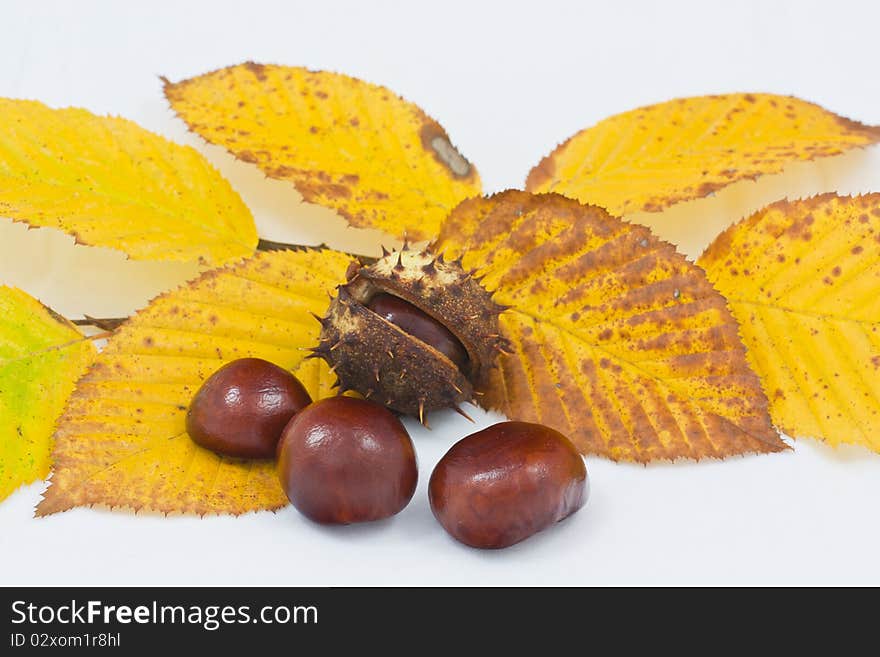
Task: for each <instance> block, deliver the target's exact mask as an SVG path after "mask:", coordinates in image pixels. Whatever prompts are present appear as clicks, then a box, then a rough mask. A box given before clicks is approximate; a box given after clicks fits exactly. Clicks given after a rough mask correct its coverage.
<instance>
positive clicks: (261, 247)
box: [257, 238, 378, 265]
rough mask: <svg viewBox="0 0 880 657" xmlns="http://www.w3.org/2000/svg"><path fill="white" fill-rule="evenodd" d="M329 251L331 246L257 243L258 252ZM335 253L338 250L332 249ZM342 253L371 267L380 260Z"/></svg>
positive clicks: (272, 241) (262, 240) (271, 242)
mask: <svg viewBox="0 0 880 657" xmlns="http://www.w3.org/2000/svg"><path fill="white" fill-rule="evenodd" d="M308 250H313V251H329V250H331V249H330V247H329V246H327V245H326V244H323V243H322V244H318V245H317V246H309V245H308V244H288V243H287V242H276V241H274V240H265V239H263V238H260V240H259V241H258V242H257V251H308ZM332 250H334V251H336V250H338V249H332ZM339 252H340V253H344V254H345V255H347V256H350V257H351V258H352V259H354V260H357V261H359V262H360V263H361V264H364V265H369V264H372V263H374V262H376V260H378V258H374V257H373V256H365V255H358V254H357V253H349V252H348V251H339Z"/></svg>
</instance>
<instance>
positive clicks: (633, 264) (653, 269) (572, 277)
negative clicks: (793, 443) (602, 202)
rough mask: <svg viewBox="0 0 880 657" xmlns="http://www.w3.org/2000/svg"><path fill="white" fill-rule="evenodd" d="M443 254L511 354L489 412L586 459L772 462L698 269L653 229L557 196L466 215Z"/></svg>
mask: <svg viewBox="0 0 880 657" xmlns="http://www.w3.org/2000/svg"><path fill="white" fill-rule="evenodd" d="M438 248H440V249H442V250H445V251H446V252H447V254H449V255H450V256H454V255H458V254H463V255H464V264H465V266H468V267H476V268H478V269H479V270H480V272H481V274H485V275H486V278H485V280H484V284H486V285H487V286H488V287H489V289H497V292H496V295H495V298H496V299H497V300H498V301H499V302H500V303H503V304H508V305H511V306H512V307H513V308H512V309H511V310H509V311H507V312H505V313H504V314H503V315H502V316H501V323H502V329H503V331H504V334H505V336H506V337H507V338H508V339H509V340H510V341H511V344H512V347H513V349H512V350H513V353H512V354H511V355H509V356H504V357H502V358H501V361H500V366H499V367H498V368H497V369H496V370H495V372H494V373H493V376H492V378H491V383H490V385H489V387H488V389H487V390H486V391H485V404H486V405H487V406H489V407H491V408H494V409H498V410H500V411H503V412H504V413H505V414H506V415H507V416H508V417H510V418H514V419H518V420H527V421H534V422H541V423H544V424H548V425H550V426H552V427H554V428H556V429H558V430H559V431H562V432H563V433H565V434H567V435H568V436H569V437H571V438H572V439H573V440H574V442H575V444H576V445H577V446H578V448H579V449H580V450H581V451H582V452H583V453H585V454H600V455H603V456H607V457H610V458H612V459H621V460H631V461H640V462H646V461H651V460H654V459H676V458H680V457H684V458H692V459H699V458H703V457H717V458H722V457H725V456H729V455H732V454H742V453H747V452H773V451H779V450H780V449H784V448H785V444H784V443H783V442H782V441H781V440H780V439H779V436H778V435H777V434H776V432H775V431H774V430H773V428H772V426H771V424H770V418H769V416H768V414H767V400H766V398H765V396H764V394H763V392H762V391H761V387H760V384H759V382H758V378H757V377H756V376H755V374H754V373H753V372H752V371H751V370H750V369H749V367H748V364H747V362H746V357H745V349H744V347H743V345H742V343H741V341H740V339H739V337H738V335H737V325H736V322H735V320H734V319H733V317H732V316H731V314H730V312H729V310H728V309H727V306H726V305H725V301H724V299H723V298H722V297H721V295H720V294H718V293H717V292H716V291H715V290H714V289H713V288H712V285H711V284H710V283H709V281H708V280H707V279H706V276H705V274H704V273H703V271H702V270H701V269H699V268H698V267H696V266H695V265H694V264H692V263H690V262H688V261H687V260H685V258H684V257H683V256H682V255H680V254H678V253H676V251H675V249H674V248H673V247H672V246H671V245H669V244H667V243H664V242H661V241H660V240H658V239H657V238H656V237H654V236H653V235H652V234H651V233H650V231H648V229H646V228H644V227H640V226H636V225H633V224H629V223H625V222H623V221H621V220H619V219H617V218H614V217H612V216H610V215H608V214H607V213H606V212H605V211H604V210H602V209H601V208H597V207H593V206H585V205H581V204H580V203H578V202H576V201H573V200H571V199H567V198H564V197H562V196H559V195H556V194H541V195H532V194H529V193H526V192H516V191H508V192H504V193H502V194H498V195H495V196H492V197H489V198H480V199H472V200H469V201H465V202H464V203H462V204H461V205H460V206H459V207H458V208H457V209H456V210H455V211H454V212H453V213H452V215H451V216H450V217H449V219H448V220H447V222H446V223H445V224H444V226H443V229H442V232H441V235H440V238H439V240H438Z"/></svg>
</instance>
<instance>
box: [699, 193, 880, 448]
mask: <svg viewBox="0 0 880 657" xmlns="http://www.w3.org/2000/svg"><path fill="white" fill-rule="evenodd" d="M699 264H700V265H701V266H702V267H704V268H705V269H706V273H707V274H708V276H709V279H710V280H711V281H712V282H713V283H714V285H715V287H716V288H717V289H718V290H720V291H721V293H722V294H724V295H725V296H726V297H727V299H728V301H729V303H730V307H731V309H732V310H733V314H734V315H735V316H736V318H737V319H738V320H739V322H740V326H741V329H740V331H741V333H742V337H743V340H744V341H745V343H746V346H747V347H748V350H749V351H748V353H749V360H750V361H751V363H752V367H753V368H754V369H755V371H756V372H757V373H758V374H759V376H760V377H761V381H762V383H763V385H764V390H765V391H766V392H767V396H768V397H769V399H770V409H771V414H772V416H773V421H774V422H775V423H776V425H777V426H778V427H780V428H781V429H782V430H783V431H785V433H787V434H789V435H791V436H809V437H813V438H823V439H825V440H827V441H828V442H829V443H831V444H832V445H837V444H839V443H857V444H859V445H864V446H866V447H869V448H871V449H873V450H875V451H878V452H880V194H868V195H866V196H856V197H852V198H851V197H840V196H837V195H836V194H823V195H821V196H815V197H813V198H810V199H806V200H802V201H794V202H789V201H781V202H779V203H774V204H773V205H770V206H768V207H766V208H764V209H763V210H761V211H759V212H756V213H755V214H753V215H752V216H751V217H748V218H747V219H744V220H742V221H740V222H739V223H738V224H735V225H734V226H731V227H730V228H728V229H727V230H726V231H725V232H724V233H722V234H721V235H719V236H718V238H717V239H716V240H715V242H713V243H712V244H711V245H710V246H709V248H708V249H707V250H706V252H705V253H704V254H703V256H702V257H701V258H700V260H699Z"/></svg>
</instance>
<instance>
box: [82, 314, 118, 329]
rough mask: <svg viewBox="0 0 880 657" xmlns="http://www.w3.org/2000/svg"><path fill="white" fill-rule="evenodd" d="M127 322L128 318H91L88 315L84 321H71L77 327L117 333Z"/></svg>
mask: <svg viewBox="0 0 880 657" xmlns="http://www.w3.org/2000/svg"><path fill="white" fill-rule="evenodd" d="M127 320H128V317H89V316H88V315H86V316H85V318H84V319H72V320H70V321H71V323H73V324H75V325H76V326H94V327H97V328H99V329H102V330H104V331H115V330H116V329H118V328H119V327H120V325H122V323H123V322H125V321H127Z"/></svg>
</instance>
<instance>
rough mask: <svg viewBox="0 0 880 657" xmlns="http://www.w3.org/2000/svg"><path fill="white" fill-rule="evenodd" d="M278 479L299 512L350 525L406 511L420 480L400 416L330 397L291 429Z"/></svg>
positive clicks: (361, 402) (287, 432)
mask: <svg viewBox="0 0 880 657" xmlns="http://www.w3.org/2000/svg"><path fill="white" fill-rule="evenodd" d="M278 476H279V478H280V480H281V486H282V487H283V488H284V491H285V492H286V493H287V497H288V499H289V500H290V502H291V504H293V506H294V507H296V508H297V510H299V511H300V513H302V514H303V515H305V516H306V517H308V518H310V519H312V520H314V521H315V522H320V523H324V524H349V523H354V522H365V521H369V520H379V519H381V518H387V517H388V516H393V515H394V514H396V513H398V512H399V511H401V510H402V509H403V508H404V507H405V506H406V505H407V504H409V501H410V500H411V499H412V496H413V493H415V490H416V482H417V481H418V476H419V475H418V468H417V467H416V453H415V448H414V447H413V443H412V440H411V439H410V437H409V434H408V433H407V431H406V429H405V428H404V426H403V423H402V422H401V421H400V420H399V419H398V418H397V416H395V415H394V414H393V413H392V412H391V411H389V410H388V409H387V408H385V407H384V406H380V405H379V404H376V403H373V402H369V401H365V400H363V399H355V398H353V397H330V398H327V399H322V400H320V401H317V402H315V403H314V404H312V405H310V406H308V407H306V408H305V409H303V410H302V411H301V412H300V413H298V414H297V415H296V417H294V418H293V420H291V421H290V424H288V425H287V427H285V429H284V433H283V434H282V436H281V444H280V445H279V458H278Z"/></svg>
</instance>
